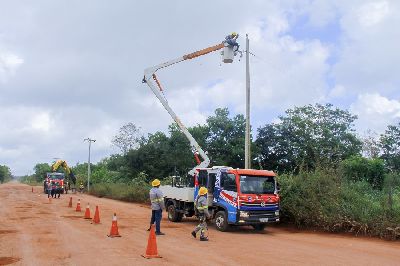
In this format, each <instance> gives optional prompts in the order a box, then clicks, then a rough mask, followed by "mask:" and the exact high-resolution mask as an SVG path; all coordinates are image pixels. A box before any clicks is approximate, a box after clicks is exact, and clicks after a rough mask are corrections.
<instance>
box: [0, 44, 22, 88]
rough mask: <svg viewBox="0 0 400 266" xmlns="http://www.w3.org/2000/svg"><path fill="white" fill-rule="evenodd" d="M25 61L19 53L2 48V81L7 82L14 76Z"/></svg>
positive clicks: (0, 61) (0, 69)
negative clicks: (3, 50) (4, 50)
mask: <svg viewBox="0 0 400 266" xmlns="http://www.w3.org/2000/svg"><path fill="white" fill-rule="evenodd" d="M23 63H24V60H23V59H22V58H21V57H19V56H18V55H16V54H13V53H9V52H2V51H1V50H0V83H5V82H6V81H7V80H8V79H9V78H10V77H12V76H14V75H15V73H16V71H17V69H18V68H19V67H20V65H22V64H23Z"/></svg>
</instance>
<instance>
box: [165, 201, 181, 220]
mask: <svg viewBox="0 0 400 266" xmlns="http://www.w3.org/2000/svg"><path fill="white" fill-rule="evenodd" d="M167 211H168V220H170V221H171V222H180V221H182V214H181V213H179V212H178V211H177V210H176V208H175V206H174V204H171V205H169V206H168V209H167Z"/></svg>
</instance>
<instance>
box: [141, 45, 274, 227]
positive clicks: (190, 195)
mask: <svg viewBox="0 0 400 266" xmlns="http://www.w3.org/2000/svg"><path fill="white" fill-rule="evenodd" d="M218 50H222V51H221V55H222V62H224V63H232V62H233V60H234V57H235V56H236V55H237V53H238V51H237V49H236V50H235V49H234V46H233V45H231V44H229V43H228V42H226V41H223V42H222V43H220V44H217V45H214V46H211V47H208V48H205V49H202V50H199V51H196V52H193V53H190V54H186V55H184V56H182V57H179V58H177V59H174V60H171V61H168V62H165V63H162V64H159V65H156V66H153V67H150V68H147V69H145V71H144V78H143V83H146V84H147V85H148V86H149V87H150V89H151V90H152V92H153V93H154V95H155V96H156V97H157V98H158V100H159V101H160V102H161V104H162V105H163V106H164V108H165V109H166V110H167V112H168V113H169V114H170V115H171V117H172V119H173V120H174V121H175V122H176V123H177V124H178V126H179V128H180V129H181V130H182V132H183V134H184V135H185V136H186V138H187V139H188V140H189V142H190V146H191V148H192V150H193V151H194V156H195V158H196V161H197V165H196V166H195V167H193V169H191V170H190V171H189V176H191V178H193V182H192V184H194V185H192V186H182V185H180V184H177V183H176V182H173V184H172V186H169V185H165V186H161V187H160V189H161V190H162V191H163V194H164V201H165V206H166V208H167V212H168V219H169V220H170V221H173V222H179V221H181V220H182V218H183V216H186V217H191V216H193V215H196V214H197V212H196V210H195V208H194V201H195V199H196V197H197V195H198V190H199V188H200V187H202V186H204V187H206V188H208V195H207V198H208V207H209V210H210V212H211V216H212V218H213V220H214V221H215V225H216V228H217V229H218V230H220V231H226V230H228V228H229V226H231V225H251V226H253V227H254V229H255V230H263V229H264V227H265V225H266V224H267V223H269V222H277V221H279V200H280V199H279V195H278V192H279V191H278V190H279V189H278V186H277V182H276V175H275V173H274V172H272V171H265V170H253V169H233V168H231V167H228V166H215V167H208V166H209V164H210V159H209V157H208V156H207V153H206V152H205V151H204V150H203V149H202V148H201V147H200V145H199V144H198V143H197V141H196V140H195V139H194V138H193V136H192V135H191V134H190V133H189V131H188V130H187V128H186V127H185V125H184V124H183V123H182V121H181V120H180V119H179V117H178V116H177V115H176V114H175V112H174V111H173V110H172V109H171V107H170V106H169V104H168V102H167V100H166V99H165V97H164V95H163V88H162V86H161V83H160V81H159V80H158V78H157V76H156V74H155V73H156V72H157V71H158V70H160V69H162V68H166V67H169V66H172V65H174V64H178V63H181V62H183V61H187V60H191V59H194V58H197V57H199V56H203V55H206V54H208V53H211V52H214V51H218ZM198 156H200V157H201V159H202V161H201V160H200V158H199V157H198Z"/></svg>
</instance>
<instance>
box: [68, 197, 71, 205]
mask: <svg viewBox="0 0 400 266" xmlns="http://www.w3.org/2000/svg"><path fill="white" fill-rule="evenodd" d="M68 207H69V208H72V197H69V203H68Z"/></svg>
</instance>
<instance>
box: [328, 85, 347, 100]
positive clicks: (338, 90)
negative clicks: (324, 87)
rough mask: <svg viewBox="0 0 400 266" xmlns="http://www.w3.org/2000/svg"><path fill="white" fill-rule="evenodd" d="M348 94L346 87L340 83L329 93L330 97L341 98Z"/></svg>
mask: <svg viewBox="0 0 400 266" xmlns="http://www.w3.org/2000/svg"><path fill="white" fill-rule="evenodd" d="M345 95H346V88H345V87H344V86H342V85H340V84H338V85H336V86H335V87H333V89H332V90H331V91H330V92H329V94H328V99H335V98H341V97H343V96H345Z"/></svg>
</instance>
